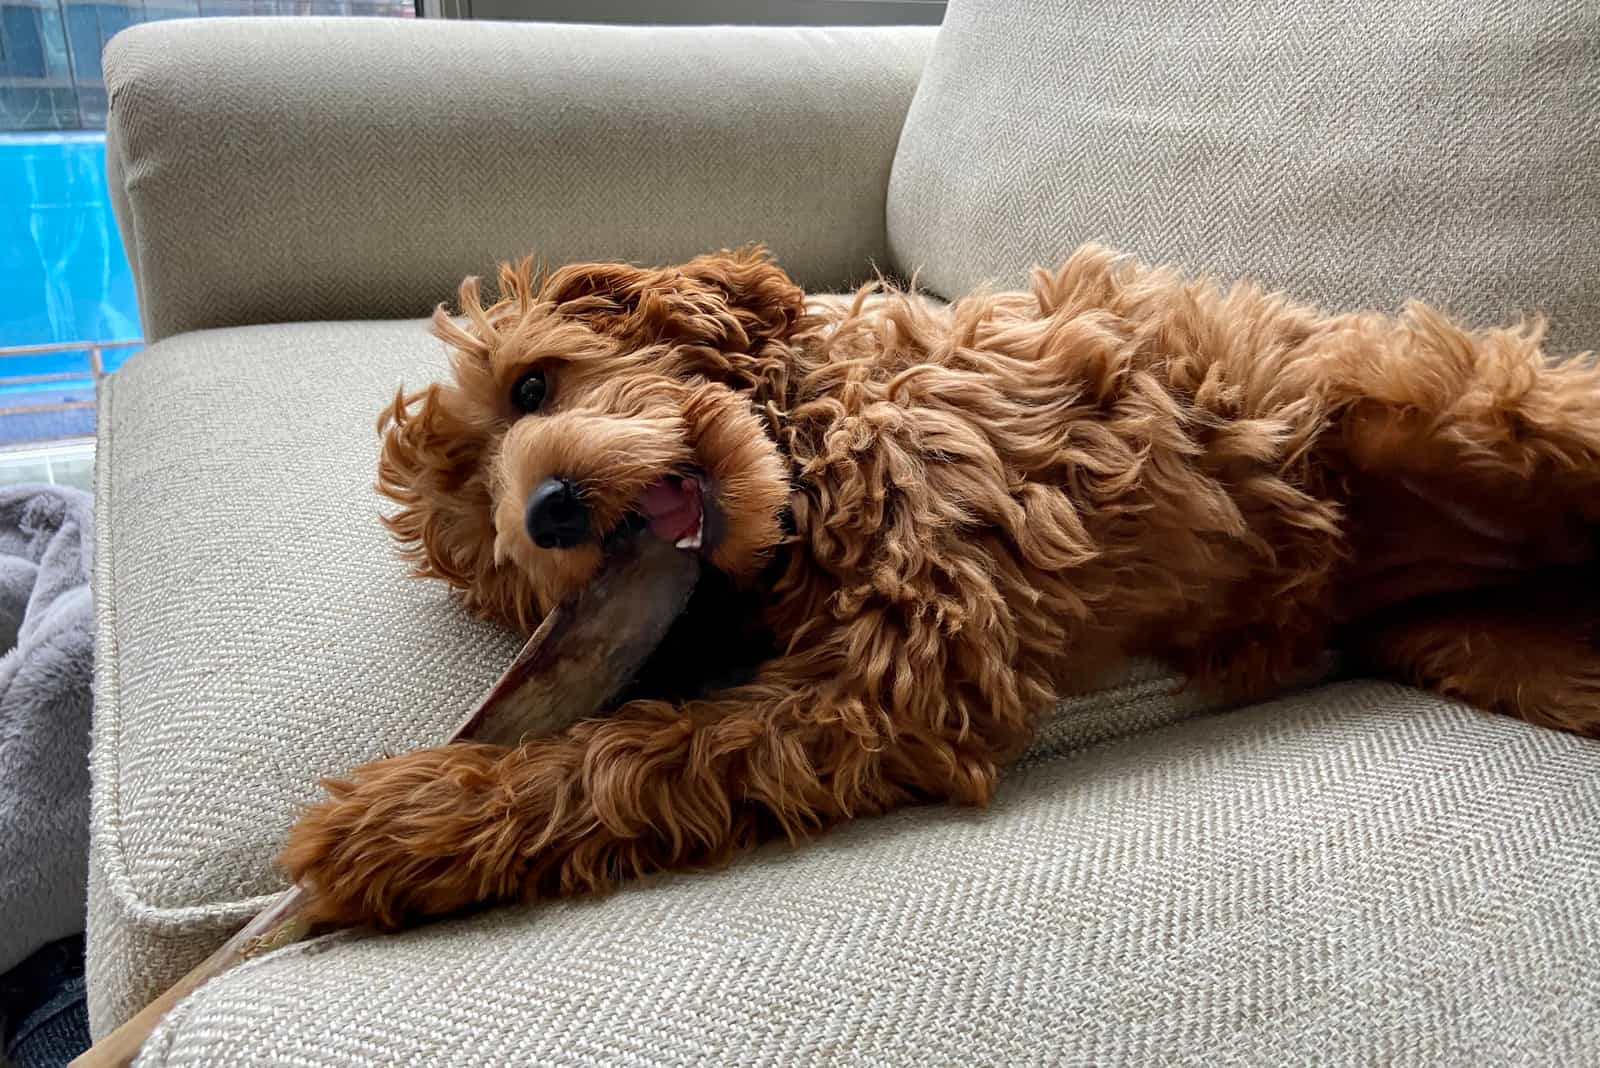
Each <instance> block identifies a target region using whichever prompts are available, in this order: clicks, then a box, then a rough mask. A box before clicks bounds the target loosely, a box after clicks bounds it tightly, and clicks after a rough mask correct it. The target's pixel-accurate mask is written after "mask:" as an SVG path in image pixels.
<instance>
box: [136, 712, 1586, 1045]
mask: <svg viewBox="0 0 1600 1068" xmlns="http://www.w3.org/2000/svg"><path fill="white" fill-rule="evenodd" d="M1122 711H1123V713H1124V714H1126V713H1127V712H1128V711H1129V710H1127V709H1123V710H1122ZM1058 722H1059V724H1060V733H1059V734H1057V735H1056V736H1054V737H1051V738H1049V739H1047V740H1046V741H1045V743H1044V744H1043V745H1041V746H1040V747H1039V749H1038V750H1037V751H1036V756H1035V758H1034V759H1033V760H1032V761H1031V762H1030V763H1028V764H1027V765H1025V766H1024V767H1023V768H1021V769H1020V770H1018V771H1017V772H1015V773H1014V774H1012V775H1011V776H1010V777H1009V778H1008V780H1007V782H1006V783H1005V784H1004V785H1003V786H1002V789H1001V794H1000V798H999V800H998V801H997V802H996V804H995V805H994V807H993V808H992V809H991V810H990V811H988V812H986V813H977V812H971V811H958V810H953V809H944V808H927V809H921V810H917V811H911V812H902V813H899V814H896V815H894V816H891V817H888V818H885V819H880V820H872V821H862V822H860V823H857V824H855V825H852V826H848V827H845V828H843V829H841V830H840V831H838V832H836V833H834V834H832V835H830V836H829V837H827V838H826V839H824V840H823V841H821V842H820V843H817V844H816V845H814V846H812V847H809V848H807V849H804V850H801V851H799V852H790V851H788V850H787V849H785V848H775V849H770V850H768V851H766V852H764V853H762V854H760V855H759V856H758V857H756V858H754V859H751V860H749V861H747V862H745V863H741V864H738V865H736V866H735V867H734V868H732V869H731V870H728V871H725V872H721V873H715V874H710V875H684V876H674V877H670V878H665V879H661V880H659V881H657V882H656V883H654V884H652V885H646V886H641V887H635V888H632V889H629V890H626V891H624V892H622V893H620V894H618V895H617V896H615V897H613V898H610V899H608V900H604V901H598V902H582V903H565V904H553V905H545V906H536V907H533V908H526V909H506V910H499V911H496V912H494V913H491V914H489V915H487V916H481V917H475V918H472V919H467V920H461V921H455V922H450V923H445V924H442V925H439V926H436V927H432V928H428V929H426V930H419V931H414V932H411V933H408V934H405V935H402V936H399V937H394V938H385V937H368V938H365V939H348V938H335V939H332V940H328V941H323V942H320V943H316V944H313V945H310V946H306V947H303V948H297V949H291V950H289V951H286V952H281V953H277V954H274V955H272V956H270V957H267V958H264V959H262V960H260V961H258V962H255V963H253V964H251V965H247V966H246V967H245V968H244V969H242V970H241V971H239V972H237V973H235V974H234V975H232V976H229V977H226V978H224V979H222V980H220V981H219V982H217V983H215V984H214V985H212V986H210V987H208V988H205V989H203V990H202V991H200V992H199V993H198V994H197V995H195V996H194V997H192V998H190V999H189V1000H187V1001H186V1002H184V1003H183V1004H182V1005H180V1006H179V1008H178V1009H177V1011H176V1012H175V1013H174V1014H173V1015H172V1016H170V1017H169V1018H168V1020H167V1022H166V1023H165V1025H164V1026H163V1027H162V1029H161V1030H160V1031H159V1032H158V1033H157V1035H156V1036H155V1038H154V1039H153V1040H152V1042H151V1044H150V1046H149V1047H147V1049H146V1052H145V1055H144V1057H143V1059H142V1060H141V1062H140V1064H141V1065H142V1066H143V1068H152V1066H155V1065H169V1066H177V1065H213V1064H230V1065H268V1064H299V1065H308V1066H329V1068H333V1066H341V1068H342V1066H349V1065H369V1064H371V1065H376V1064H451V1065H498V1064H549V1065H574V1066H576V1065H610V1064H629V1065H640V1066H645V1065H649V1066H657V1065H659V1066H690V1065H706V1064H729V1065H732V1064H738V1065H772V1066H780V1065H782V1066H790V1065H813V1064H814V1065H837V1064H860V1065H875V1066H901V1065H903V1066H906V1068H920V1066H922V1065H929V1064H950V1065H956V1064H963V1065H965V1064H974V1065H977V1064H993V1065H1029V1064H1081V1065H1154V1064H1162V1065H1207V1066H1216V1065H1301V1064H1340V1065H1344V1064H1382V1065H1416V1066H1419V1068H1422V1066H1426V1068H1439V1066H1442V1065H1443V1066H1448V1065H1461V1066H1468V1065H1485V1064H1495V1065H1527V1066H1534V1065H1552V1064H1589V1063H1594V1062H1595V1060H1596V1057H1597V1055H1600V1018H1597V1016H1596V1014H1595V1013H1594V1011H1593V1007H1594V1005H1595V1004H1597V1003H1600V969H1597V968H1596V967H1595V965H1594V959H1595V950H1596V945H1597V940H1596V925H1595V917H1596V916H1597V915H1600V747H1597V746H1596V745H1595V744H1594V743H1592V742H1585V741H1580V740H1578V739H1574V738H1572V737H1569V736H1564V735H1560V734H1556V733H1554V732H1548V731H1541V730H1537V729H1534V728H1531V727H1528V726H1526V725H1524V724H1521V723H1517V722H1514V721H1510V720H1504V719H1496V718H1492V717H1489V716H1486V715H1483V714H1480V713H1477V712H1473V711H1470V710H1468V709H1465V708H1462V707H1460V706H1456V705H1452V704H1448V703H1445V702H1443V701H1438V700H1434V699H1431V698H1428V697H1426V696H1424V695H1421V694H1419V693H1416V692H1415V691H1408V690H1404V689H1400V688H1398V687H1391V686H1387V685H1382V684H1377V683H1345V684H1340V685H1335V686H1329V687H1325V688H1322V689H1318V690H1314V691H1310V692H1306V693H1303V694H1301V695H1298V696H1294V697H1291V698H1288V699H1285V700H1281V701H1277V702H1273V703H1270V704H1265V705H1261V706H1257V707H1254V708H1250V709H1247V710H1243V711H1238V712H1231V713H1226V714H1222V715H1217V716H1209V717H1201V718H1198V719H1190V720H1187V721H1184V722H1181V723H1177V724H1175V725H1168V726H1165V727H1158V728H1156V729H1152V730H1150V731H1149V732H1147V733H1144V734H1140V735H1137V736H1135V737H1130V738H1122V739H1117V740H1111V741H1107V742H1103V743H1101V744H1098V745H1094V746H1090V747H1087V748H1078V747H1077V742H1078V741H1079V740H1080V738H1081V736H1080V735H1079V733H1078V732H1077V730H1075V728H1074V724H1076V723H1077V722H1078V719H1077V716H1076V715H1075V714H1074V712H1073V711H1071V710H1069V711H1068V712H1067V713H1066V714H1064V716H1063V717H1062V719H1061V720H1060V721H1058Z"/></svg>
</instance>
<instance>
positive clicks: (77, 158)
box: [0, 0, 416, 482]
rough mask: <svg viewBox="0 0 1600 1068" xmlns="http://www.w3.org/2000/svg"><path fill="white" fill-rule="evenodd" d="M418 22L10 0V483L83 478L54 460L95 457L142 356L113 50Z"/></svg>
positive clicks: (4, 20)
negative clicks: (102, 386)
mask: <svg viewBox="0 0 1600 1068" xmlns="http://www.w3.org/2000/svg"><path fill="white" fill-rule="evenodd" d="M415 14H416V11H415V7H414V0H0V481H4V482H11V481H19V480H22V479H23V478H24V477H27V478H30V479H31V478H33V477H34V476H38V475H40V474H41V473H42V474H43V476H44V477H43V479H42V480H44V481H56V477H55V476H56V472H57V471H58V469H73V470H76V468H73V467H71V465H70V464H68V465H64V464H63V463H61V462H55V463H52V462H50V457H51V456H52V455H54V456H55V457H56V459H57V460H58V461H59V460H60V459H61V456H62V455H63V454H64V453H73V452H76V453H83V452H86V451H88V449H89V446H88V444H87V439H89V438H91V437H92V435H93V433H94V398H95V383H96V382H97V381H98V379H99V377H100V376H101V375H103V374H105V373H108V372H110V371H113V370H115V369H116V368H117V367H118V366H120V365H121V363H122V361H123V360H125V359H127V358H128V356H130V355H131V354H132V353H134V352H136V351H137V350H138V348H139V313H138V306H137V303H136V301H135V297H134V289H133V276H132V274H131V273H130V271H129V269H128V261H127V258H126V257H125V256H124V254H123V250H122V240H121V238H120V236H119V235H118V233H117V225H116V219H115V218H114V216H113V215H112V212H111V202H110V197H109V195H108V193H107V190H106V181H105V173H106V145H105V122H106V89H105V83H104V80H103V79H102V76H101V73H100V53H101V50H102V49H103V48H104V47H105V43H106V41H108V40H110V39H111V37H112V36H114V35H115V34H116V33H117V32H118V31H120V30H122V29H124V28H126V27H128V26H131V25H133V24H134V23H137V22H148V21H152V20H155V19H168V18H194V17H207V16H215V15H372V16H386V17H394V18H411V17H414V16H415ZM44 442H54V443H57V444H58V445H59V448H56V449H55V450H54V451H53V452H52V450H51V449H50V448H41V447H40V443H44ZM19 446H29V448H27V449H26V450H25V452H21V453H17V454H16V455H7V454H6V452H5V450H8V449H16V448H18V447H19Z"/></svg>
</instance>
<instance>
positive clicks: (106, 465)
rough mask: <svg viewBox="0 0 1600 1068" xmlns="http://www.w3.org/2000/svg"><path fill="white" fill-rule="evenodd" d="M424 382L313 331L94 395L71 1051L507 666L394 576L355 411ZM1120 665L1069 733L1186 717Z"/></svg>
mask: <svg viewBox="0 0 1600 1068" xmlns="http://www.w3.org/2000/svg"><path fill="white" fill-rule="evenodd" d="M443 368H444V354H443V349H442V346H440V345H439V343H438V342H437V341H435V340H434V339H433V338H431V337H430V336H429V335H428V333H427V332H426V330H425V328H424V327H423V325H422V324H421V323H419V322H411V321H407V322H387V323H325V324H306V325H294V326H265V327H247V328H239V329H229V330H218V331H210V332H204V333H196V334H187V335H183V336H180V337H177V338H171V339H168V340H166V341H162V342H160V343H158V344H156V345H154V346H152V347H151V348H149V349H148V350H146V351H145V352H144V353H142V354H140V355H139V356H136V357H134V358H133V359H132V360H130V361H129V363H128V364H127V365H126V366H125V367H124V368H123V369H122V370H120V371H118V372H117V374H116V375H115V376H113V377H112V378H111V380H110V381H109V382H108V384H107V387H106V390H105V392H104V394H103V398H102V407H101V412H100V434H101V437H100V453H99V486H98V501H97V507H98V514H99V518H100V523H99V526H98V545H97V552H98V557H97V560H96V568H97V571H96V575H95V587H96V591H97V601H98V603H97V617H98V635H97V642H98V648H99V657H98V661H97V670H96V710H95V739H94V741H95V746H94V754H93V778H94V787H93V817H94V826H93V830H92V836H91V838H92V842H91V845H92V849H91V871H90V892H89V900H90V918H89V935H90V938H89V979H90V985H89V992H90V1007H91V1013H92V1023H93V1025H94V1028H95V1030H96V1033H98V1034H103V1033H105V1032H106V1031H107V1030H108V1029H109V1028H111V1027H113V1026H115V1025H116V1024H117V1023H119V1022H121V1021H122V1020H123V1019H125V1018H126V1017H127V1016H129V1015H130V1014H132V1013H133V1012H136V1011H137V1010H138V1009H140V1008H142V1007H143V1006H144V1005H145V1004H146V1003H147V1002H148V1001H149V1000H150V999H151V998H153V997H154V996H155V995H156V994H158V993H160V992H161V991H162V990H163V989H164V988H165V987H167V986H168V985H170V984H171V983H172V982H173V981H174V980H175V979H177V978H178V977H179V976H181V975H182V974H183V973H184V972H185V971H187V970H188V968H189V967H190V966H192V965H193V964H195V963H196V962H198V961H199V960H200V959H201V958H203V957H204V956H205V955H206V954H208V953H209V952H210V951H211V950H212V949H214V948H215V947H216V945H217V944H218V943H220V942H221V941H222V940H223V939H224V938H225V937H226V936H227V935H228V934H229V933H230V932H231V931H232V929H233V928H235V927H237V926H238V925H239V924H240V923H242V922H243V921H244V920H245V919H247V918H248V917H249V916H250V915H252V914H253V913H254V912H255V911H257V910H258V909H259V908H260V906H261V905H262V904H263V903H264V902H265V900H266V899H267V897H269V896H270V895H271V894H273V893H275V892H277V891H278V890H280V889H281V888H282V886H283V879H282V876H281V875H280V874H279V873H278V872H277V871H276V870H275V869H274V868H273V866H272V857H273V856H274V854H275V853H276V852H277V850H278V848H279V846H280V845H281V843H282V840H283V836H284V833H285V831H286V830H287V828H288V826H289V823H290V821H291V820H292V819H293V816H294V813H295V812H296V811H297V809H298V808H299V807H300V806H302V805H303V804H305V803H306V802H308V801H310V800H312V799H314V798H316V797H317V796H319V787H318V786H317V785H316V784H317V780H318V779H319V778H320V777H321V776H324V775H329V774H337V773H339V772H342V771H345V770H347V769H348V768H350V767H352V766H354V765H356V764H360V763H363V762H365V761H367V760H370V759H373V758H375V757H377V756H379V755H382V754H383V753H385V752H400V751H404V750H406V749H410V748H415V747H417V746H421V745H428V744H433V743H435V742H437V741H438V740H439V739H441V738H442V737H443V736H444V735H445V734H446V732H448V731H449V730H450V729H451V727H452V726H453V724H454V723H455V721H456V720H457V719H458V718H459V716H460V713H461V712H462V711H463V710H464V709H465V708H466V707H467V706H468V705H469V704H470V703H471V701H472V700H473V699H474V698H475V697H477V695H478V694H479V693H480V692H481V691H482V690H483V688H484V687H485V686H487V685H488V684H489V682H490V681H492V680H493V678H494V677H495V675H497V674H498V673H499V671H500V669H501V668H502V667H503V666H504V664H505V662H506V661H507V659H508V658H509V657H510V656H511V654H512V653H513V652H514V651H515V649H516V647H517V645H518V639H517V638H516V637H515V636H513V635H511V634H510V633H507V632H504V631H501V630H500V629H498V628H495V627H492V626H487V625H483V624H480V623H476V622H474V621H472V620H470V619H469V618H467V617H466V616H465V615H464V614H463V613H462V612H461V611H460V610H459V609H458V607H457V606H456V605H455V603H454V602H453V600H452V599H451V598H450V597H449V595H448V593H447V591H446V590H445V588H444V587H443V586H442V585H441V584H439V583H432V582H419V581H416V580H413V579H409V578H407V577H406V575H405V572H404V568H403V566H402V564H401V563H400V561H399V559H398V557H397V556H396V554H395V552H394V549H393V547H392V545H391V543H390V541H389V540H388V536H387V534H386V533H385V532H384V531H383V529H382V528H381V527H380V525H379V523H378V516H379V514H380V512H381V510H382V503H381V498H379V497H378V495H377V494H376V493H374V492H373V490H372V488H371V486H372V481H373V475H374V472H375V469H376V461H377V451H378V439H377V435H376V434H375V433H374V428H373V424H374V419H375V416H376V413H377V411H378V409H379V408H380V407H381V406H382V405H383V404H384V403H386V402H387V400H388V399H389V398H390V397H391V396H392V395H393V393H394V389H395V387H396V386H397V385H399V384H401V383H402V382H404V383H407V384H409V385H413V386H414V385H418V384H421V383H423V382H426V381H428V380H431V379H432V378H434V377H435V376H437V375H439V374H440V373H441V372H442V371H443ZM1141 670H1142V671H1144V674H1142V675H1137V674H1136V675H1134V676H1131V677H1130V679H1129V681H1127V682H1125V683H1121V684H1119V685H1118V686H1117V687H1115V688H1113V689H1111V690H1108V691H1107V692H1106V693H1105V694H1104V695H1103V697H1102V699H1099V700H1095V701H1089V702H1087V703H1080V704H1079V705H1077V706H1074V707H1075V708H1077V709H1078V710H1079V711H1078V712H1076V713H1074V715H1073V718H1074V720H1075V721H1077V722H1078V724H1079V726H1078V728H1077V729H1079V730H1091V729H1093V730H1097V731H1102V732H1103V731H1114V730H1119V729H1135V728H1139V727H1142V726H1144V725H1146V724H1147V723H1148V722H1151V721H1152V719H1153V720H1154V721H1160V720H1161V719H1163V718H1168V717H1174V716H1179V715H1183V714H1186V713H1187V712H1192V711H1194V710H1196V709H1199V708H1202V707H1204V702H1203V701H1201V700H1200V699H1199V698H1197V697H1195V696H1194V695H1184V696H1183V697H1182V699H1181V700H1180V699H1175V698H1173V697H1172V696H1171V695H1170V693H1169V691H1170V690H1171V688H1172V682H1171V680H1170V678H1168V677H1166V676H1165V675H1162V674H1160V673H1159V672H1156V673H1155V674H1151V671H1152V670H1153V669H1148V668H1146V669H1141ZM1091 709H1099V710H1100V712H1099V718H1098V719H1094V718H1092V717H1091V718H1089V719H1086V718H1085V716H1086V714H1087V712H1088V710H1091ZM1091 723H1098V724H1100V726H1098V727H1091V726H1090V724H1091Z"/></svg>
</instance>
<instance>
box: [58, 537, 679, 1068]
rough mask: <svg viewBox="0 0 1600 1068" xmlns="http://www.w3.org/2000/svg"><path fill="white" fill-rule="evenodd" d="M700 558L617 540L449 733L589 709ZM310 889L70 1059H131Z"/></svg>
mask: <svg viewBox="0 0 1600 1068" xmlns="http://www.w3.org/2000/svg"><path fill="white" fill-rule="evenodd" d="M699 573H700V565H699V561H698V559H697V558H696V557H695V555H694V554H692V553H687V552H682V551H680V550H678V549H675V548H673V547H672V546H671V545H668V544H666V543H665V542H662V541H660V540H659V539H657V538H654V537H651V536H649V535H640V536H638V537H635V538H632V539H630V540H629V541H627V542H624V543H623V544H622V545H620V546H618V547H617V548H616V549H615V550H614V551H613V552H612V553H611V555H610V557H609V559H608V560H607V562H606V566H605V567H604V568H603V569H602V570H601V572H600V574H599V575H597V576H596V577H595V579H594V581H593V582H591V583H590V584H589V585H588V586H587V587H586V588H585V589H584V590H583V592H582V593H580V594H579V595H578V596H577V597H575V598H573V599H571V600H569V601H567V602H564V603H562V604H561V605H558V606H557V607H556V608H555V610H554V611H552V612H551V613H550V614H549V615H547V616H546V617H545V618H544V621H543V622H542V623H541V624H540V625H539V629H538V630H536V631H534V633H533V636H532V637H531V638H529V639H528V641H527V644H526V645H524V646H523V647H522V651H521V652H519V653H518V654H517V656H516V659H514V660H513V661H512V662H511V665H510V666H509V667H508V668H506V670H505V671H504V672H503V673H502V674H501V676H500V678H499V679H497V680H496V681H495V683H494V685H493V686H491V687H489V690H488V692H486V693H485V694H484V695H483V696H482V697H481V698H480V699H479V700H478V702H477V703H476V704H475V705H473V707H472V709H471V711H470V712H468V713H467V715H466V717H465V718H464V719H462V721H461V722H460V724H459V725H458V726H457V727H456V729H455V731H454V732H452V733H451V735H450V737H449V738H448V739H447V741H452V742H454V741H464V740H468V739H470V740H472V741H479V742H492V743H496V744H500V745H515V744H517V742H518V741H520V740H521V739H522V738H524V737H530V736H537V735H541V734H550V733H553V732H554V731H557V730H560V729H561V728H563V727H565V726H566V725H567V724H569V723H571V722H572V721H573V720H576V719H579V718H582V717H583V716H588V715H592V714H594V713H595V712H597V711H598V710H600V709H601V708H602V707H604V705H605V703H606V701H607V700H608V699H610V698H611V697H614V696H615V695H616V694H618V693H619V692H620V691H621V690H622V689H623V688H624V687H625V686H626V685H627V684H628V683H629V682H630V681H632V679H633V676H634V675H635V673H637V672H638V670H639V668H640V666H641V665H643V663H644V661H645V659H646V658H647V657H649V655H650V654H651V652H653V651H654V650H655V648H656V646H657V645H659V644H660V643H661V639H662V638H663V637H664V636H665V635H666V632H667V628H668V627H670V626H671V625H672V622H673V620H675V619H676V618H677V617H678V615H679V613H681V612H682V611H683V608H684V606H685V605H686V604H687V603H688V600H689V594H690V593H691V592H692V591H693V589H694V584H695V579H696V578H697V577H698V576H699ZM309 900H310V894H309V892H308V891H307V890H306V888H304V887H301V886H292V887H290V888H289V889H288V890H286V891H284V892H283V893H282V894H280V895H279V896H278V897H276V898H274V899H273V900H272V902H271V903H270V904H268V905H267V907H266V908H264V909H263V910H262V911H261V912H259V913H257V914H256V916H255V918H254V919H252V920H251V921H250V922H249V923H247V924H245V926H244V927H243V928H241V929H240V930H239V932H238V933H237V934H235V935H234V936H233V937H232V938H230V939H228V941H227V942H225V943H224V944H223V945H222V947H221V948H220V949H218V950H217V951H216V952H215V953H213V954H211V956H209V957H207V958H206V959H205V960H203V961H201V962H200V963H199V964H198V965H196V966H195V967H194V968H193V969H191V970H190V971H189V973H188V974H187V975H185V976H184V977H183V978H182V979H180V980H178V982H176V983H175V984H173V986H172V987H171V988H170V989H168V990H167V991H166V992H165V993H163V994H162V995H161V996H160V997H158V998H156V999H155V1000H154V1001H152V1002H151V1003H150V1004H149V1005H146V1006H145V1007H144V1008H143V1009H142V1010H141V1011H140V1012H139V1013H138V1014H137V1015H135V1016H134V1017H133V1018H132V1019H130V1020H128V1021H127V1022H126V1023H124V1024H123V1025H122V1026H121V1027H118V1028H117V1029H116V1030H115V1031H113V1032H111V1034H109V1035H107V1036H106V1037H105V1038H103V1039H101V1040H100V1041H99V1042H97V1043H95V1045H94V1046H93V1048H91V1049H89V1050H88V1051H87V1052H85V1053H84V1054H82V1055H81V1056H79V1057H78V1058H77V1059H76V1060H74V1061H73V1062H72V1065H73V1068H109V1066H121V1065H126V1064H130V1063H132V1061H133V1059H134V1057H135V1056H137V1055H138V1052H139V1048H140V1047H141V1046H142V1045H143V1044H144V1040H145V1039H146V1038H148V1037H149V1035H150V1033H151V1032H152V1031H154V1030H155V1028H156V1025H157V1024H158V1023H160V1022H161V1018H162V1017H163V1016H165V1015H166V1014H167V1012H168V1011H169V1010H171V1008H172V1007H173V1006H174V1005H176V1004H177V1003H178V1002H179V1001H181V1000H182V999H183V998H185V997H187V996H188V995H189V994H191V993H193V992H194V991H195V990H197V989H199V988H200V987H201V986H202V985H204V984H205V983H206V982H208V981H209V980H211V979H214V978H215V977H217V976H218V975H221V974H222V973H224V972H226V971H228V970H229V969H231V968H233V967H234V966H236V965H238V964H241V963H243V962H244V961H247V960H249V959H251V958H252V957H257V956H260V955H261V954H263V953H266V952H269V951H270V950H274V949H277V948H279V947H280V946H286V945H289V944H290V943H292V942H298V941H300V940H301V939H303V938H305V937H306V935H307V934H308V933H310V927H309V924H307V922H306V921H305V918H304V906H305V905H306V904H307V903H308V902H309Z"/></svg>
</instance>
